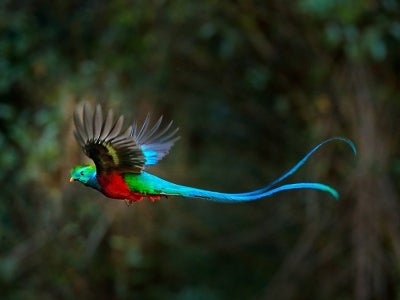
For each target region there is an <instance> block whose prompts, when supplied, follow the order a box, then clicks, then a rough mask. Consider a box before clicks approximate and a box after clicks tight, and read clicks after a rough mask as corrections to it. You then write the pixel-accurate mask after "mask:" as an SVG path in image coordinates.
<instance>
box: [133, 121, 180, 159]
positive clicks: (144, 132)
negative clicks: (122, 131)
mask: <svg viewBox="0 0 400 300" xmlns="http://www.w3.org/2000/svg"><path fill="white" fill-rule="evenodd" d="M162 120H163V117H160V118H159V119H158V120H157V122H156V123H154V125H153V126H150V115H147V117H146V119H145V120H144V122H143V125H142V126H141V127H138V125H137V123H134V124H133V126H132V133H131V135H132V137H133V139H134V140H135V141H136V142H137V144H138V145H140V147H141V149H142V151H143V154H144V157H145V165H146V166H150V165H155V164H156V163H157V162H159V161H160V160H161V159H162V158H163V157H164V156H165V155H167V154H168V152H169V150H170V149H171V147H172V146H173V145H174V143H175V142H176V141H177V140H178V139H179V137H178V136H176V133H177V132H178V130H179V128H175V129H173V128H172V124H173V122H172V121H171V122H169V123H168V125H166V126H165V127H164V128H162V127H161V123H162Z"/></svg>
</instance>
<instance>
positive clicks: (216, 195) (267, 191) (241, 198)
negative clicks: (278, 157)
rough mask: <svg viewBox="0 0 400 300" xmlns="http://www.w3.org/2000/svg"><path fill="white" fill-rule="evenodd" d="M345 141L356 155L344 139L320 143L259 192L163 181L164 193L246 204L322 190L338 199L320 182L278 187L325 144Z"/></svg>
mask: <svg viewBox="0 0 400 300" xmlns="http://www.w3.org/2000/svg"><path fill="white" fill-rule="evenodd" d="M335 140H336V141H337V140H339V141H343V142H345V143H347V144H348V145H349V146H350V147H351V149H352V150H353V152H354V154H355V155H356V153H357V150H356V147H355V146H354V143H353V142H352V141H351V140H349V139H347V138H344V137H333V138H330V139H327V140H325V141H323V142H321V143H319V144H318V145H317V146H315V147H314V148H313V149H311V151H310V152H308V153H307V154H306V155H305V156H304V157H303V158H302V159H301V160H300V161H299V162H298V163H297V164H296V165H295V166H293V167H292V168H291V169H290V170H288V171H287V172H285V173H284V174H283V175H282V176H280V177H279V178H277V179H276V180H274V181H273V182H271V183H270V184H268V185H266V186H263V187H261V188H259V189H257V190H254V191H250V192H245V193H236V194H234V193H220V192H214V191H208V190H203V189H197V188H192V187H188V186H182V185H178V184H174V183H170V182H167V181H164V180H162V179H161V180H162V181H163V184H162V185H163V188H162V190H163V193H164V194H165V195H178V196H184V197H194V198H203V199H208V200H213V201H216V202H246V201H253V200H257V199H260V198H264V197H267V196H271V195H273V194H276V193H278V192H281V191H287V190H294V189H314V190H320V191H324V192H328V193H330V194H331V195H332V196H333V197H334V198H336V199H338V198H339V193H338V192H337V191H336V190H335V189H334V188H332V187H330V186H328V185H326V184H323V183H318V182H299V183H291V184H284V185H281V186H277V184H278V183H280V182H282V181H283V180H285V179H286V178H288V177H289V176H290V175H292V174H293V173H295V172H296V171H297V170H298V169H299V168H300V167H301V166H302V165H303V164H304V163H305V162H306V161H307V160H308V159H309V158H310V156H311V155H312V154H314V153H315V152H316V151H317V150H318V149H319V148H320V147H321V146H323V145H324V144H326V143H328V142H331V141H335Z"/></svg>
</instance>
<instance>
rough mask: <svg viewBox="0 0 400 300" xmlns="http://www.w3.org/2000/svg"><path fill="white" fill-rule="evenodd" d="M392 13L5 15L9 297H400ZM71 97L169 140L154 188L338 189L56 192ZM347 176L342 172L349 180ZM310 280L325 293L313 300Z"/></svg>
mask: <svg viewBox="0 0 400 300" xmlns="http://www.w3.org/2000/svg"><path fill="white" fill-rule="evenodd" d="M399 16H400V6H399V5H398V3H397V2H396V1H392V0H384V1H380V2H376V1H375V2H374V1H333V0H326V1H314V0H301V1H297V2H294V3H290V5H289V4H288V3H283V2H280V1H268V2H267V1H257V0H250V1H232V2H226V1H215V0H206V1H183V0H171V1H144V0H142V1H141V0H136V1H125V0H118V1H110V2H106V1H68V2H65V1H46V0H43V1H24V2H23V3H22V2H21V3H20V2H19V1H2V2H1V3H0V35H1V38H0V99H1V100H0V150H1V152H0V165H1V168H0V181H1V182H2V193H1V202H0V224H1V226H0V298H1V299H73V298H80V299H91V298H98V299H110V298H112V299H132V298H133V299H179V300H182V299H253V298H256V299H258V298H267V299H374V298H376V299H382V298H388V299H389V298H393V299H394V298H398V297H399V291H398V287H397V285H396V282H398V280H399V266H398V263H397V262H398V261H399V258H400V257H399V252H398V249H397V248H398V247H397V245H398V243H399V236H400V232H399V229H398V222H397V220H398V217H399V216H398V212H399V211H400V209H399V207H398V206H399V203H398V189H399V184H400V181H399V180H398V175H399V150H398V149H399V142H398V141H399V139H398V133H397V132H398V131H397V130H395V128H397V127H396V126H397V123H398V115H399V112H400V105H399V103H400V102H399V101H398V99H399V97H400V90H399V85H398V69H399V54H398V49H399V44H400V22H399V21H398V20H399ZM82 100H88V101H92V102H96V101H98V102H101V103H103V104H104V105H105V106H106V107H110V108H111V107H112V108H114V110H115V111H118V112H122V113H124V115H125V117H126V118H127V119H129V120H132V119H133V118H135V119H138V120H143V119H144V117H145V115H146V114H147V112H151V113H152V115H153V116H154V117H156V116H157V115H159V114H163V115H164V116H165V117H166V119H174V121H175V124H177V125H178V126H179V127H180V128H181V129H180V134H181V140H180V141H179V142H178V143H177V145H176V146H175V147H174V148H173V150H172V151H171V153H170V155H169V157H168V158H166V159H165V160H164V161H162V163H161V164H160V165H159V166H157V167H156V168H154V169H152V170H151V171H152V172H154V173H157V174H158V175H161V176H162V177H165V178H168V179H169V180H172V181H177V182H179V183H182V184H187V185H194V186H199V187H202V188H210V189H215V190H223V191H232V192H236V191H242V190H243V191H245V190H250V189H252V188H255V187H258V186H260V185H262V184H265V183H266V182H267V181H269V180H272V179H274V178H276V176H278V175H279V174H281V173H282V172H283V171H284V170H286V169H288V168H289V167H290V166H291V165H292V164H293V163H294V162H296V161H297V160H298V159H299V158H300V157H301V156H302V155H303V154H305V153H306V152H307V151H308V150H309V149H310V148H311V147H312V146H313V145H315V144H316V143H317V142H319V141H320V140H322V139H324V138H326V137H328V136H333V135H343V136H348V137H350V138H352V139H354V140H355V142H356V144H357V146H358V148H359V163H358V164H357V165H356V166H355V164H353V163H352V160H351V158H349V157H351V153H349V151H347V149H344V148H343V149H342V148H341V147H339V146H338V147H335V146H334V145H332V146H330V147H329V148H328V147H327V148H325V149H323V150H322V151H323V153H321V154H320V155H317V156H316V157H315V158H313V159H312V160H311V161H310V163H309V165H307V166H306V167H305V168H304V169H302V170H301V172H299V174H298V175H296V176H297V177H296V176H295V179H296V178H300V177H301V178H302V179H305V180H310V181H323V182H327V183H329V184H332V185H333V186H335V187H337V188H338V190H339V191H340V192H341V196H342V197H341V199H340V201H339V202H335V203H334V202H332V201H331V200H330V199H327V198H326V195H325V194H319V193H315V192H308V191H298V192H290V193H284V194H281V195H278V196H276V197H273V198H271V199H265V200H264V201H260V202H255V203H249V204H243V205H242V204H241V205H221V204H216V203H209V202H206V201H196V200H190V199H179V198H170V199H164V200H161V201H159V202H156V203H149V202H147V201H144V202H141V203H137V204H135V205H134V206H133V207H126V206H125V204H124V203H123V202H120V201H113V200H109V199H105V198H104V197H103V196H101V195H100V194H99V193H97V192H95V191H93V190H89V189H87V188H85V187H83V186H81V185H78V184H70V183H69V182H68V179H69V172H70V169H71V168H72V167H73V166H74V165H77V164H81V163H83V162H84V160H85V158H84V156H83V154H82V153H81V152H80V149H79V148H78V146H77V144H76V142H75V141H74V138H73V135H72V112H73V110H74V108H75V106H76V104H77V103H78V102H80V101H82ZM353 170H354V171H353ZM315 282H318V284H315Z"/></svg>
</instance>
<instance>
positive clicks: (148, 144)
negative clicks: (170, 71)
mask: <svg viewBox="0 0 400 300" xmlns="http://www.w3.org/2000/svg"><path fill="white" fill-rule="evenodd" d="M73 121H74V126H75V130H74V136H75V138H76V140H77V142H78V144H79V145H80V147H81V148H82V151H83V152H84V154H85V155H86V156H88V157H89V158H90V159H91V160H92V161H93V163H92V164H88V165H77V166H75V167H74V168H72V170H71V177H70V182H74V181H77V182H80V183H82V184H84V185H85V186H88V187H90V188H93V189H95V190H97V191H99V192H100V193H102V194H103V195H105V196H106V197H108V198H112V199H119V200H125V201H126V202H127V204H132V203H133V202H137V201H140V200H142V199H144V198H147V199H149V200H150V201H153V202H154V201H156V200H159V199H161V198H163V197H166V198H167V197H168V196H181V197H188V198H200V199H206V200H212V201H216V202H225V203H238V202H248V201H254V200H258V199H262V198H265V197H268V196H271V195H274V194H276V193H278V192H282V191H288V190H295V189H314V190H319V191H323V192H327V193H328V194H330V195H332V196H333V197H334V198H335V199H338V198H339V193H338V192H337V190H336V189H334V188H332V187H331V186H329V185H326V184H323V183H318V182H298V183H287V184H281V185H278V184H279V183H281V182H282V181H283V180H285V179H287V178H288V177H289V176H291V175H292V174H293V173H295V172H296V171H297V170H298V169H299V168H300V167H301V166H302V165H304V163H305V162H306V161H307V160H308V159H309V158H310V157H311V155H312V154H314V153H315V152H316V151H317V150H318V149H319V148H321V147H322V146H323V145H325V144H327V143H329V142H333V141H341V142H344V143H346V144H347V145H348V146H350V148H351V150H352V151H353V152H354V155H356V153H357V150H356V147H355V145H354V143H353V142H352V141H351V140H350V139H348V138H346V137H341V136H337V137H331V138H328V139H326V140H324V141H322V142H320V143H319V144H317V145H316V146H315V147H314V148H312V149H311V150H310V151H309V152H308V153H307V154H306V155H305V156H304V157H303V158H302V159H300V160H299V161H298V162H297V163H296V164H295V165H294V166H293V167H292V168H290V169H289V170H288V171H286V172H284V173H283V175H281V176H280V177H278V178H277V179H275V180H273V181H272V182H271V183H269V184H267V185H265V186H263V187H261V188H258V189H255V190H252V191H249V192H242V193H223V192H217V191H210V190H205V189H200V188H195V187H190V186H185V185H181V184H177V183H173V182H170V181H167V180H165V179H163V178H160V177H158V176H155V175H153V174H151V173H149V172H147V171H146V168H147V167H150V166H152V165H155V164H157V163H158V162H159V161H160V160H161V159H162V158H163V157H165V156H166V155H167V154H168V153H169V151H170V149H171V147H172V146H173V145H174V144H175V142H176V141H177V140H178V139H179V136H177V132H178V130H179V128H177V127H176V128H174V127H173V122H172V121H171V122H169V123H167V124H166V125H162V123H163V117H162V116H161V117H160V118H159V119H158V120H157V121H156V122H155V123H154V124H153V125H151V122H150V115H149V114H148V115H147V117H146V118H145V120H144V122H143V124H142V125H140V126H139V124H138V123H136V122H134V123H133V124H132V125H130V126H128V127H127V128H124V116H123V115H121V116H119V117H118V118H114V113H113V110H112V109H110V110H108V111H107V114H106V115H105V114H103V109H102V106H101V105H100V104H97V105H90V104H88V103H85V104H84V105H81V106H78V107H77V108H76V109H75V111H74V113H73Z"/></svg>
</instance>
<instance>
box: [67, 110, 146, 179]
mask: <svg viewBox="0 0 400 300" xmlns="http://www.w3.org/2000/svg"><path fill="white" fill-rule="evenodd" d="M74 123H75V131H74V134H75V138H76V140H77V141H78V142H79V144H80V145H81V147H82V150H83V152H84V153H85V154H86V155H87V156H88V157H90V158H91V159H92V160H93V161H94V163H95V165H96V170H97V172H98V174H100V173H110V172H114V171H117V172H121V173H126V172H131V173H140V172H141V171H142V170H143V168H144V165H145V156H144V154H143V151H142V149H141V147H140V145H139V144H138V143H137V142H136V140H135V139H134V138H132V135H131V133H132V128H131V127H128V128H127V129H125V130H123V124H124V117H123V116H120V117H119V118H118V119H117V120H115V119H114V114H113V111H112V110H109V111H108V113H107V116H106V117H105V118H104V116H103V112H102V109H101V106H100V105H97V106H96V108H95V109H94V110H93V109H92V107H90V106H88V105H86V104H85V105H84V106H83V109H82V111H79V110H78V109H77V110H76V111H75V113H74Z"/></svg>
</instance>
